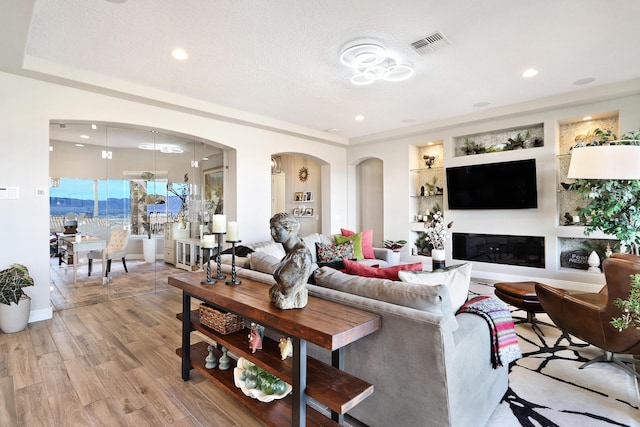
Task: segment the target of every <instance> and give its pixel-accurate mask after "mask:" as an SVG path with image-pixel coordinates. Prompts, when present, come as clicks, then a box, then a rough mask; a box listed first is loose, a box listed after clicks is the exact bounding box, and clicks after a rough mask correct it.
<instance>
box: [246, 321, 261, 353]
mask: <svg viewBox="0 0 640 427" xmlns="http://www.w3.org/2000/svg"><path fill="white" fill-rule="evenodd" d="M263 338H264V326H261V325H258V324H257V323H251V332H250V333H249V348H250V349H251V353H255V352H256V350H262V339H263Z"/></svg>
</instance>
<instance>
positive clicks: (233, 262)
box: [226, 240, 242, 285]
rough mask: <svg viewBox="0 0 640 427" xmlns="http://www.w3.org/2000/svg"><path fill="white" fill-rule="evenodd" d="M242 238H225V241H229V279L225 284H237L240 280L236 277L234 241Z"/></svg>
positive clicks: (237, 241)
mask: <svg viewBox="0 0 640 427" xmlns="http://www.w3.org/2000/svg"><path fill="white" fill-rule="evenodd" d="M240 242H242V240H227V243H231V279H230V280H227V281H226V284H227V285H239V284H240V283H242V280H238V279H236V243H240Z"/></svg>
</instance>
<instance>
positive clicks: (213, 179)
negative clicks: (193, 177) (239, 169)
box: [202, 167, 224, 215]
mask: <svg viewBox="0 0 640 427" xmlns="http://www.w3.org/2000/svg"><path fill="white" fill-rule="evenodd" d="M202 193H203V194H202V202H203V204H204V208H205V209H206V210H207V212H209V213H210V214H211V215H216V214H221V213H224V203H223V201H224V169H223V168H222V167H219V168H213V169H207V170H204V171H202Z"/></svg>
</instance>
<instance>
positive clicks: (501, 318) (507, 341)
mask: <svg viewBox="0 0 640 427" xmlns="http://www.w3.org/2000/svg"><path fill="white" fill-rule="evenodd" d="M458 313H473V314H477V315H478V316H481V317H482V318H484V319H485V320H486V321H487V323H488V324H489V330H490V333H491V364H492V366H493V368H494V369H497V368H498V367H500V366H503V365H508V364H509V363H511V362H513V361H514V360H517V359H519V358H521V357H522V353H521V352H520V346H519V345H518V336H517V335H516V330H515V326H514V324H513V319H512V318H511V312H510V311H509V307H507V305H506V304H505V303H503V302H502V301H500V300H499V299H497V298H493V297H490V296H486V295H484V296H479V297H475V298H472V299H470V300H469V301H467V302H466V303H465V304H464V305H463V306H462V307H460V310H458Z"/></svg>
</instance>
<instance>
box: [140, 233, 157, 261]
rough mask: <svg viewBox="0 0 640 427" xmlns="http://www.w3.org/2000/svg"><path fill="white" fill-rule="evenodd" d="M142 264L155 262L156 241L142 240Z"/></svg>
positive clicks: (152, 239)
mask: <svg viewBox="0 0 640 427" xmlns="http://www.w3.org/2000/svg"><path fill="white" fill-rule="evenodd" d="M142 253H143V254H144V262H156V239H154V238H151V239H142Z"/></svg>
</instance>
